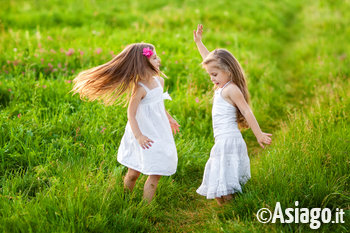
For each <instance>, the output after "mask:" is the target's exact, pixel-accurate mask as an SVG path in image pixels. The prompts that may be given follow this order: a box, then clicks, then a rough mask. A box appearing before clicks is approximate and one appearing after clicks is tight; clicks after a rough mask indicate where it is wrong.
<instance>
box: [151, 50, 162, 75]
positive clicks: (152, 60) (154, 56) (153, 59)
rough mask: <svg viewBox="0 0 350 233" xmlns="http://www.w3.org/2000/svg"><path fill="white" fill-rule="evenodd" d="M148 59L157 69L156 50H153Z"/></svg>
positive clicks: (158, 61) (157, 58)
mask: <svg viewBox="0 0 350 233" xmlns="http://www.w3.org/2000/svg"><path fill="white" fill-rule="evenodd" d="M149 61H150V62H151V64H152V65H153V66H154V67H156V68H157V69H158V70H159V66H160V58H159V57H158V56H157V53H156V50H154V51H153V55H152V56H151V57H150V58H149Z"/></svg>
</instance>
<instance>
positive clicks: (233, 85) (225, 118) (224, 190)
mask: <svg viewBox="0 0 350 233" xmlns="http://www.w3.org/2000/svg"><path fill="white" fill-rule="evenodd" d="M202 32H203V26H202V25H198V27H197V30H195V31H193V36H194V41H195V42H196V45H197V47H198V50H199V52H200V54H201V56H202V58H203V62H202V65H203V67H204V68H205V69H206V71H207V72H208V74H209V75H210V78H211V81H212V82H213V83H214V85H215V88H216V90H215V95H214V102H213V109H212V118H213V130H214V137H215V145H214V146H213V148H212V149H211V152H210V157H209V160H208V161H207V163H206V165H205V169H204V177H203V181H202V184H201V186H200V187H199V188H198V189H197V193H198V194H200V195H203V196H206V197H207V199H214V198H215V199H216V200H217V202H218V204H219V205H222V204H223V203H225V202H227V201H229V200H230V199H232V197H233V195H232V194H234V193H236V192H242V188H241V185H244V184H245V183H246V182H247V181H248V180H249V179H250V163H249V157H248V153H247V147H246V144H245V142H244V140H243V138H242V134H241V132H240V130H239V127H238V126H240V127H241V128H247V127H248V126H250V128H251V129H252V130H253V132H254V135H255V136H256V138H257V141H258V143H259V144H260V146H261V147H263V148H264V145H263V144H270V143H271V138H270V137H271V136H272V134H268V133H263V132H262V131H261V129H260V127H259V124H258V122H257V121H256V119H255V117H254V114H253V112H252V111H251V109H250V107H249V94H248V89H247V85H246V80H245V77H244V73H243V69H242V68H241V66H240V64H239V63H238V61H237V60H236V58H235V57H234V56H233V55H232V54H231V53H230V52H229V51H227V50H225V49H215V50H214V51H212V52H209V51H208V50H207V48H206V47H205V46H204V44H203V43H202Z"/></svg>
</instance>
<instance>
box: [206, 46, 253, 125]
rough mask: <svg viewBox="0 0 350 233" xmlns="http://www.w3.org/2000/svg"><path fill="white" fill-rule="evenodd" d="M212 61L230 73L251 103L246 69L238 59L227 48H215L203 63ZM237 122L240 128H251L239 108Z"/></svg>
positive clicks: (247, 100) (233, 80)
mask: <svg viewBox="0 0 350 233" xmlns="http://www.w3.org/2000/svg"><path fill="white" fill-rule="evenodd" d="M211 62H216V63H217V65H218V68H220V69H222V70H224V71H226V72H228V73H229V74H230V79H231V81H232V82H233V83H234V84H235V85H237V86H238V88H239V89H240V91H241V92H242V94H243V96H244V99H245V100H246V102H247V103H248V104H249V102H250V101H249V92H248V87H247V82H246V78H245V75H244V71H243V69H242V67H241V65H240V64H239V62H238V61H237V59H236V58H235V57H234V56H233V55H232V54H231V53H230V52H229V51H228V50H226V49H215V50H214V51H212V52H210V53H209V55H208V56H207V57H206V58H205V59H204V60H203V62H202V65H203V66H206V65H208V64H209V63H211ZM237 110H238V111H237V123H238V125H239V127H240V128H249V125H248V123H247V120H246V119H245V118H244V116H243V115H242V113H241V112H240V111H239V109H237Z"/></svg>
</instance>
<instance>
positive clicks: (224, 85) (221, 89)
mask: <svg viewBox="0 0 350 233" xmlns="http://www.w3.org/2000/svg"><path fill="white" fill-rule="evenodd" d="M230 82H231V80H230V81H228V82H227V83H226V84H225V85H224V86H223V87H222V88H221V90H222V89H224V88H225V87H226V86H227V84H229V83H230Z"/></svg>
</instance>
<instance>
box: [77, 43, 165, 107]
mask: <svg viewBox="0 0 350 233" xmlns="http://www.w3.org/2000/svg"><path fill="white" fill-rule="evenodd" d="M144 48H150V49H151V50H152V51H154V46H153V45H152V44H148V43H135V44H130V45H128V46H127V47H125V49H124V50H123V51H122V52H121V53H119V54H118V55H117V56H116V57H114V58H113V59H112V60H111V61H109V62H107V63H105V64H103V65H100V66H97V67H94V68H91V69H88V70H85V71H82V72H80V73H79V74H78V76H77V77H76V78H75V79H74V80H73V82H74V87H73V89H72V92H73V95H74V94H77V93H79V95H80V98H81V99H83V98H85V99H87V100H88V101H94V100H102V101H103V102H104V104H106V105H111V104H113V103H114V102H115V101H116V100H117V99H118V98H119V97H121V96H123V95H127V98H120V99H118V100H119V101H118V102H119V103H121V102H125V101H126V100H128V99H129V98H130V96H131V93H132V91H133V90H134V88H135V86H136V85H137V82H139V81H140V80H148V79H149V78H151V77H152V76H154V75H159V74H162V73H161V72H160V71H159V70H158V69H157V68H156V67H154V66H153V65H152V64H151V62H150V61H149V59H148V58H147V57H146V56H144V55H143V49H144Z"/></svg>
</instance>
